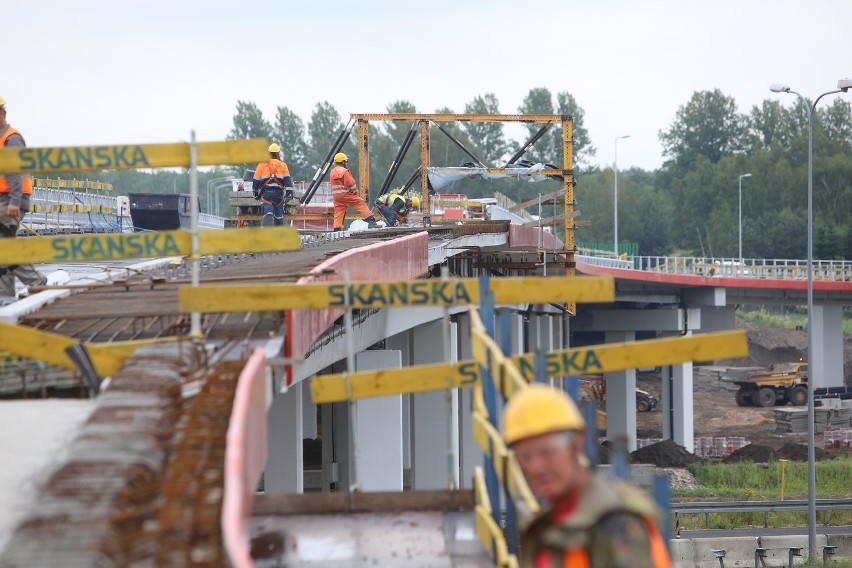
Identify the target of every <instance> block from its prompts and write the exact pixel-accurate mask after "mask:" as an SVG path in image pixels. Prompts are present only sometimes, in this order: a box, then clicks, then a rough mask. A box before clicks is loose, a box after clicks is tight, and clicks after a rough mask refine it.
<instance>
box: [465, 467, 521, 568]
mask: <svg viewBox="0 0 852 568" xmlns="http://www.w3.org/2000/svg"><path fill="white" fill-rule="evenodd" d="M473 485H474V495H475V497H476V503H477V504H476V507H475V511H474V514H475V516H476V521H475V524H476V536H477V538H479V541H480V542H481V543H482V546H483V548H485V552H486V553H487V554H488V556H490V557H491V559H492V560H493V561H494V563H495V565H497V566H498V567H500V568H517V566H518V559H517V557H516V556H515V555H514V554H509V550H508V548H507V546H506V538H505V537H504V536H503V532H502V531H501V530H500V527H499V526H498V525H497V523H496V522H495V521H494V518H493V516H492V514H491V504H490V503H489V501H488V493H487V490H486V489H485V476H484V475H483V473H482V468H481V467H479V466H477V467H476V469H475V470H474V478H473Z"/></svg>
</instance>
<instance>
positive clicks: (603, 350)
mask: <svg viewBox="0 0 852 568" xmlns="http://www.w3.org/2000/svg"><path fill="white" fill-rule="evenodd" d="M747 355H748V342H747V340H746V333H745V331H744V330H737V331H721V332H714V333H704V334H700V335H694V336H691V337H669V338H664V339H648V340H644V341H631V342H625V343H610V344H606V345H594V346H589V347H576V348H571V349H557V350H554V351H549V352H547V353H546V354H545V359H546V367H545V370H546V373H547V376H548V377H562V376H569V375H589V374H597V373H608V372H612V371H623V370H626V369H638V368H642V367H656V366H658V365H676V364H679V363H684V362H687V361H710V360H713V359H728V358H737V357H745V356H747ZM511 361H512V362H513V363H514V364H515V365H517V366H518V371H519V372H520V374H521V375H522V376H523V377H524V379H526V380H527V381H530V380H532V379H533V378H534V376H535V373H534V368H535V362H534V361H535V356H534V355H533V354H532V353H527V354H524V355H517V356H514V357H512V358H511ZM347 380H348V381H349V382H350V383H351V389H352V399H353V400H357V399H361V398H372V397H376V396H386V395H390V394H400V393H403V394H405V393H418V392H429V391H437V390H444V389H446V388H448V387H453V388H470V387H473V386H476V385H478V384H479V382H480V373H479V363H478V362H477V361H475V360H467V361H460V362H458V363H450V364H446V363H436V364H431V365H414V366H411V367H403V368H402V369H386V370H383V371H363V372H359V373H350V374H348V375H346V376H344V375H343V374H333V375H320V376H316V377H314V378H313V379H312V380H311V395H312V397H313V398H312V400H313V401H314V403H322V402H340V401H344V400H347V395H346V392H347V389H346V381H347ZM507 384H510V383H508V382H507Z"/></svg>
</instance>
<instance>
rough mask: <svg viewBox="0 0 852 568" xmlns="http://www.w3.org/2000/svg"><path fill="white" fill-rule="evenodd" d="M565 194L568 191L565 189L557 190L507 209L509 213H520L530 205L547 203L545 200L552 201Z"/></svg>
mask: <svg viewBox="0 0 852 568" xmlns="http://www.w3.org/2000/svg"><path fill="white" fill-rule="evenodd" d="M567 192H568V190H567V189H559V190H557V191H552V192H550V193H545V194H544V195H541V196H539V197H536V198H534V199H530V200H527V201H522V202H520V203H518V204H517V205H513V206H512V207H510V208H509V211H520V210H521V209H526V208H527V207H529V206H530V205H538V204H539V203H541V202H542V201H547V200H549V199H553V198H555V197H562V196H563V195H565V194H566V193H567Z"/></svg>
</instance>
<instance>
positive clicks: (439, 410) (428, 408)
mask: <svg viewBox="0 0 852 568" xmlns="http://www.w3.org/2000/svg"><path fill="white" fill-rule="evenodd" d="M445 333H448V334H449V342H450V354H449V360H450V361H456V360H458V349H457V341H458V339H457V335H456V324H454V323H450V328H449V329H447V330H445V329H444V324H443V322H442V321H436V322H431V323H428V324H424V325H420V326H418V327H416V328H414V329H413V330H412V332H411V345H412V348H411V359H412V361H411V362H412V364H414V365H422V364H427V363H439V362H444V361H445V360H446V356H445V354H444V334H445ZM412 401H413V402H412V440H413V442H414V443H413V445H412V448H413V451H412V457H413V463H412V467H411V487H412V489H416V490H426V489H446V488H447V487H448V485H449V483H450V482H452V484H453V486H454V487H458V486H459V423H458V418H457V417H458V404H459V403H458V389H452V390H450V392H449V394H448V393H447V391H436V392H429V393H418V394H415V395H413V396H412ZM450 452H452V456H451V455H450ZM450 459H452V463H450V461H449V460H450Z"/></svg>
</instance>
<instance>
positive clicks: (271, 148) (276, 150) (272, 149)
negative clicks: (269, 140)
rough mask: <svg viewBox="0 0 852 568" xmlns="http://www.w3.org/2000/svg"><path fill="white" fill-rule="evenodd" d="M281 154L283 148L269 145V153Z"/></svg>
mask: <svg viewBox="0 0 852 568" xmlns="http://www.w3.org/2000/svg"><path fill="white" fill-rule="evenodd" d="M280 152H281V146H279V145H278V144H270V145H269V153H270V154H278V153H280Z"/></svg>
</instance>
